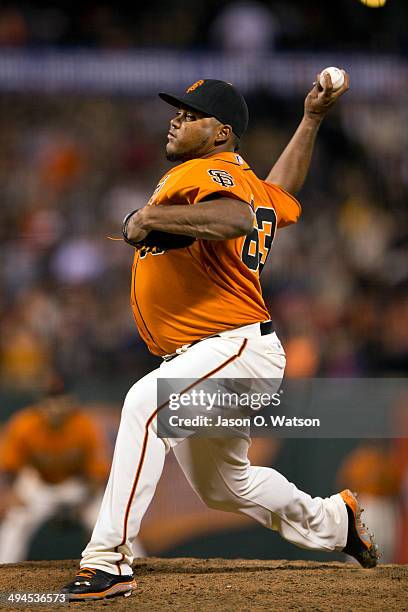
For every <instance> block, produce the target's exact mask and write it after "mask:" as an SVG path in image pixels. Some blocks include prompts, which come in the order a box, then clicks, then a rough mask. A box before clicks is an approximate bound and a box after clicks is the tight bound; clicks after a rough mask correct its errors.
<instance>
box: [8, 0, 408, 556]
mask: <svg viewBox="0 0 408 612" xmlns="http://www.w3.org/2000/svg"><path fill="white" fill-rule="evenodd" d="M407 17H408V8H407V6H406V5H405V3H403V2H398V1H397V0H389V2H388V3H387V4H386V6H385V7H384V9H378V10H373V9H371V10H370V9H368V8H367V7H365V6H363V5H362V4H361V3H360V2H358V0H343V1H342V2H338V3H332V2H330V3H328V2H323V1H320V2H319V1H317V2H308V3H304V2H300V1H291V2H282V1H272V0H270V1H269V2H257V1H250V0H248V1H245V2H239V1H237V2H230V1H228V2H227V1H224V2H222V3H220V2H217V3H215V2H212V1H210V0H209V1H207V2H204V3H201V4H200V5H199V6H194V9H193V8H192V5H191V3H190V4H188V3H186V2H185V1H184V0H178V1H176V0H172V2H170V1H168V2H164V3H163V2H160V3H158V2H154V1H153V2H150V3H149V5H148V6H144V7H143V10H142V11H141V10H140V8H137V9H136V8H134V9H133V10H132V9H129V8H128V9H122V8H120V5H119V4H116V5H115V6H111V5H109V4H107V3H105V4H103V5H102V4H97V3H93V2H86V3H84V4H82V5H81V7H80V8H78V9H76V10H75V9H73V8H72V6H71V5H70V4H68V3H65V4H64V3H58V7H56V6H54V5H52V4H51V3H44V4H42V3H39V4H38V5H37V4H36V6H35V8H34V6H29V5H28V4H27V3H18V2H12V3H6V4H3V6H2V7H1V8H0V47H3V48H4V52H5V53H8V52H9V51H10V49H14V50H16V49H18V50H19V51H20V52H22V53H24V52H25V53H28V54H30V53H34V52H36V51H40V50H41V49H44V48H48V49H49V48H52V49H54V50H57V51H58V50H59V49H61V48H63V49H64V52H66V51H67V49H71V50H72V47H78V48H79V47H80V48H84V47H86V48H93V49H103V53H108V52H109V49H110V50H111V52H112V53H114V52H115V50H118V49H120V50H121V52H122V53H125V55H124V56H123V57H124V58H126V51H127V50H129V51H131V50H134V49H135V48H139V49H140V48H145V49H146V48H149V47H154V48H159V49H162V50H163V48H166V49H169V52H179V51H181V50H182V51H183V53H184V54H188V53H191V54H192V55H191V61H192V62H193V61H194V53H195V51H197V50H200V49H201V50H202V49H205V50H207V51H208V50H210V51H213V52H216V53H220V54H221V55H220V57H225V54H231V53H232V54H233V53H238V52H239V54H240V55H248V54H249V55H251V57H252V58H254V61H256V57H258V56H260V55H262V54H263V55H264V54H271V57H272V56H273V57H274V58H275V59H276V58H277V59H278V61H279V57H280V56H279V54H280V53H284V52H292V53H294V55H296V54H297V58H298V60H299V61H303V60H304V64H302V65H303V66H304V69H305V70H307V69H308V67H309V65H310V66H311V65H312V64H313V65H315V64H316V63H318V62H319V59H318V58H319V56H318V53H319V52H321V51H324V53H325V57H327V54H329V55H330V53H331V52H333V53H334V54H335V53H337V52H339V51H344V50H350V51H352V52H359V53H360V54H363V56H364V57H365V58H366V60H367V62H368V65H370V61H372V65H371V70H372V73H373V75H374V76H375V75H376V65H377V64H376V60H377V59H378V58H383V57H387V58H388V60H389V65H390V66H392V65H393V62H394V61H395V62H405V61H406V60H405V58H406V55H407V52H408V38H407V37H408V35H407V31H406V28H405V29H404V28H402V27H401V24H402V23H403V22H404V18H405V21H406V19H407ZM295 52H296V53H295ZM312 52H313V53H315V54H317V55H315V56H314V59H313V62H311V63H310V64H308V62H307V58H308V57H309V55H310V53H312ZM370 53H375V54H376V55H375V56H373V58H372V60H370ZM185 57H187V56H186V55H184V58H185ZM1 58H2V51H1V49H0V69H1V61H2V60H1ZM77 61H78V62H80V61H81V56H80V55H78V59H77ZM237 61H238V60H237ZM333 63H334V62H333ZM324 66H325V64H324V65H321V66H320V67H321V68H323V67H324ZM197 68H199V62H198V63H197ZM345 68H346V69H347V70H349V72H350V74H351V91H350V92H349V93H348V94H347V96H346V97H345V98H344V100H343V99H342V100H341V103H340V104H339V105H338V108H336V109H335V110H334V111H333V112H332V113H331V114H330V116H329V117H328V118H327V120H326V122H325V123H324V124H323V126H322V128H321V131H320V134H319V137H318V143H317V146H316V150H315V154H314V159H313V163H312V168H311V172H310V175H309V177H308V179H307V182H306V184H305V187H304V188H303V189H302V191H301V193H300V194H299V199H300V201H301V203H302V206H303V214H302V217H301V220H300V222H299V223H298V224H297V225H296V226H293V227H291V228H288V229H285V230H283V231H281V232H278V235H277V236H276V238H275V242H274V246H273V249H272V252H271V254H270V257H269V261H268V264H267V266H265V269H264V271H263V273H262V284H263V289H264V294H265V297H266V301H267V304H268V307H269V309H270V312H271V315H272V319H273V321H274V324H275V327H276V329H277V330H278V334H279V336H280V338H281V340H282V342H283V344H284V346H285V349H286V352H287V359H288V361H287V376H289V377H336V378H337V377H367V378H369V377H375V378H378V377H395V378H401V377H406V376H407V374H408V292H407V289H408V284H407V283H408V266H407V261H408V259H407V255H408V226H407V207H406V194H407V189H408V131H407V130H406V127H405V126H406V124H407V119H408V111H407V108H408V106H407V98H408V92H407V89H406V88H405V91H404V90H397V91H396V92H395V94H392V93H391V95H389V96H387V97H385V98H379V97H378V96H376V97H373V98H372V99H371V98H370V95H369V92H368V93H366V94H365V96H361V95H357V94H355V93H353V65H345ZM237 70H238V71H239V68H237ZM196 76H197V78H201V77H202V76H204V77H205V76H211V77H213V78H217V74H211V75H202V74H198V73H197V75H196ZM377 77H378V78H381V75H380V76H378V75H376V78H377ZM287 78H289V80H290V75H289V76H288V77H287ZM314 78H315V73H313V72H311V73H310V78H309V76H308V80H310V87H311V83H312V81H313V80H314ZM158 80H160V77H158ZM189 84H190V83H188V82H186V83H185V85H186V86H187V85H189ZM405 85H406V84H405ZM1 89H2V85H1V82H0V94H1V95H0V134H1V143H2V144H1V148H0V190H1V206H0V424H1V422H3V423H6V422H7V419H9V418H11V419H12V420H11V421H9V423H8V425H7V426H6V427H5V428H4V430H3V455H2V454H1V452H2V451H1V450H0V469H2V470H3V472H4V473H6V472H10V471H13V470H15V471H17V467H13V469H11V468H10V465H14V466H17V465H18V466H19V467H18V469H23V467H24V462H22V463H21V462H20V464H18V462H16V461H15V462H14V463H13V461H11V463H7V461H8V459H7V460H6V459H4V457H6V455H7V457H10V449H9V450H8V451H7V453H6V452H5V451H4V448H5V446H4V444H6V443H7V440H8V439H9V438H10V436H11V435H12V434H11V433H10V431H11V429H12V428H13V427H15V425H10V423H14V421H13V419H15V418H18V415H19V414H20V413H19V412H18V411H19V410H20V409H24V408H25V407H26V406H27V405H31V404H33V403H36V402H40V404H41V405H43V404H44V402H46V399H45V398H48V397H49V394H50V383H49V381H50V376H52V374H53V372H54V371H55V370H57V371H58V372H59V374H60V375H61V376H62V378H63V379H64V380H65V381H67V383H68V384H69V388H70V391H71V390H73V394H74V395H73V396H72V395H71V398H72V397H74V398H75V400H72V399H71V404H72V406H71V408H72V410H74V408H75V410H76V409H78V405H80V406H81V410H82V409H83V408H84V409H85V412H87V413H88V416H89V415H91V417H92V419H93V420H94V422H95V427H100V428H101V431H104V433H103V434H102V433H101V434H100V435H101V440H102V438H104V439H105V438H106V440H105V441H104V442H103V444H102V442H101V445H102V446H104V448H105V451H104V452H105V458H104V461H105V463H107V464H108V463H109V461H108V457H109V453H110V452H111V449H112V444H113V440H114V435H115V428H116V425H117V421H118V418H119V414H120V404H121V401H122V399H123V397H124V394H125V393H126V390H127V388H128V387H129V386H130V385H131V383H132V382H133V381H135V380H136V379H138V378H139V377H140V376H142V375H143V374H145V373H146V372H147V371H149V370H151V369H152V368H153V367H155V366H156V365H157V364H158V360H157V359H156V358H154V357H153V356H150V355H149V354H148V353H147V350H146V348H145V347H144V345H143V344H142V342H141V340H140V338H139V336H138V333H137V330H136V328H135V325H134V321H133V318H132V315H131V311H130V307H129V282H130V265H131V260H132V251H131V249H130V248H129V247H128V246H127V245H125V244H124V243H123V242H121V241H114V240H110V239H109V237H118V236H119V235H120V229H121V221H122V219H123V217H124V216H125V214H126V213H127V212H129V211H130V210H133V209H135V208H138V207H140V206H142V205H144V204H145V203H146V202H147V200H148V199H149V197H150V195H151V192H152V191H153V189H154V187H155V185H156V184H157V182H158V180H159V178H160V176H161V175H162V174H163V173H164V172H165V171H166V170H167V168H168V167H169V164H168V162H166V160H165V157H164V146H165V142H166V136H165V135H166V133H167V124H168V121H169V119H170V117H171V112H172V111H171V109H170V108H169V107H167V105H165V104H163V102H161V101H160V100H159V99H158V98H156V97H154V96H153V94H152V95H150V92H145V93H144V94H140V93H139V94H138V95H130V94H129V95H124V94H122V95H120V96H119V95H114V93H113V92H106V91H105V92H104V93H103V94H102V93H97V92H96V93H95V92H93V93H92V94H90V93H89V92H86V91H72V92H67V91H64V93H63V94H62V93H59V92H58V91H52V92H50V91H36V92H35V93H34V94H33V92H27V91H24V87H20V88H16V89H15V90H13V91H11V90H10V88H8V89H7V91H3V92H1ZM157 89H160V87H159V85H158V88H157ZM244 93H245V94H246V97H247V101H248V105H249V110H250V117H251V119H250V129H249V130H248V133H247V134H246V135H245V137H244V138H243V142H242V145H241V149H240V153H241V155H242V156H243V157H244V158H246V159H247V160H248V161H249V162H250V163H251V165H252V167H253V168H254V170H255V171H256V172H257V174H258V175H259V176H261V177H262V176H265V175H266V174H267V173H268V171H269V169H270V167H271V166H272V165H273V163H274V161H275V160H276V158H277V157H278V155H279V154H280V152H281V151H282V150H283V148H284V146H285V145H286V143H287V142H288V140H289V138H290V136H291V134H292V133H293V131H294V129H295V128H296V125H297V123H298V121H299V120H300V118H301V114H302V104H303V100H302V96H299V95H296V96H293V95H290V93H287V94H286V93H285V90H282V91H280V92H276V90H272V89H270V88H268V87H267V86H266V85H265V82H263V81H260V83H259V86H254V87H252V88H251V89H250V90H249V91H244ZM306 93H307V89H305V91H304V95H306ZM60 392H61V393H62V391H61V390H60ZM62 394H63V395H64V394H65V390H64V393H62ZM29 410H31V408H30V409H29ZM30 414H31V413H30ZM16 415H17V416H16ZM31 416H32V415H31ZM30 418H31V417H30ZM64 422H65V421H64ZM43 424H44V423H43ZM10 428H11V429H10ZM17 429H18V427H17ZM22 429H24V427H23V428H22ZM0 431H1V430H0ZM51 432H52V427H51ZM50 435H51V434H50ZM95 435H96V434H95ZM17 438H18V436H17ZM18 439H19V440H20V438H18ZM4 440H5V441H6V442H4ZM405 442H406V440H404V439H401V440H389V441H377V442H375V441H371V442H364V443H363V442H360V441H357V440H347V441H341V440H336V441H335V444H334V443H332V441H330V440H318V441H317V440H316V441H310V440H302V441H296V440H291V441H281V442H279V443H278V442H276V441H275V442H272V441H270V440H260V441H257V442H256V444H254V449H253V451H252V452H253V453H254V458H256V461H258V462H259V463H261V464H262V463H264V464H269V465H274V466H276V467H277V469H280V470H281V471H283V473H285V475H287V476H288V478H289V479H293V480H295V481H296V483H297V484H298V485H299V486H301V487H304V488H308V490H309V491H310V492H311V493H314V494H324V493H329V492H334V491H336V487H338V486H340V485H343V484H344V485H346V486H348V487H350V486H355V487H356V488H358V489H360V490H362V493H363V494H364V493H365V494H366V496H369V497H370V498H371V504H372V508H373V509H374V510H373V512H374V513H375V507H376V508H377V510H378V512H377V516H380V517H381V518H380V527H381V529H382V531H383V532H386V533H385V536H384V538H385V540H386V542H385V544H384V545H385V546H388V548H387V555H386V560H390V561H391V560H398V561H405V562H407V561H408V558H407V556H406V555H407V553H406V549H407V547H406V546H400V548H401V550H399V548H398V545H397V544H398V543H401V542H404V538H405V542H406V541H408V528H407V525H406V523H407V516H408V448H407V446H406V444H405ZM16 444H17V445H18V444H20V447H22V445H23V442H22V440H20V441H19V442H16ZM295 447H296V448H295ZM0 449H1V447H0ZM20 451H21V448H20ZM53 452H56V451H55V449H54V451H53ZM25 456H26V462H27V465H28V464H30V460H29V458H28V454H26V455H25ZM2 457H3V459H2ZM305 457H308V458H307V459H305ZM322 462H323V463H324V468H321V463H322ZM7 465H8V466H9V467H8V468H7ZM35 465H36V467H37V470H38V469H39V468H38V462H37V463H36V464H35ZM72 465H74V466H75V469H74V471H73V472H72V473H69V470H68V472H66V473H64V474H63V476H61V478H62V481H63V480H64V479H65V478H68V476H69V477H72V476H74V477H75V478H76V477H78V476H81V474H80V473H79V472H78V465H79V464H78V462H74V463H73V464H72ZM317 465H319V470H317V467H316V466H317ZM30 466H31V468H32V467H33V462H32V461H31V464H30ZM384 466H386V469H384ZM26 467H27V466H26ZM106 469H107V468H106ZM322 471H323V474H322ZM44 474H45V472H44V473H42V477H44V478H45V480H47V478H48V480H49V477H47V476H45V475H44ZM336 474H337V476H336ZM105 476H106V473H105V472H104V471H103V470H100V471H99V472H98V478H99V479H102V480H103V478H104V477H105ZM98 478H97V480H98ZM6 481H7V479H4V482H3V487H4V490H6V489H7V488H8V489H7V490H9V489H10V486H11V485H10V483H8V482H6ZM12 482H15V480H14V479H12ZM170 482H171V483H172V486H171V489H170V488H169V486H170V485H169V483H170ZM351 482H352V483H353V484H352V485H351V484H350V483H351ZM49 484H50V483H49ZM51 484H55V483H52V478H51ZM99 486H100V485H99ZM171 491H172V494H171ZM174 491H178V494H177V495H175V494H174ZM192 496H193V494H192V493H189V492H188V489H187V488H186V486H185V483H184V481H183V480H182V476H180V475H178V476H177V474H176V472H175V466H174V465H173V463H172V461H171V459H170V460H169V461H168V465H167V468H166V472H165V474H164V477H163V481H162V483H161V485H160V487H159V490H158V494H157V497H156V502H154V503H153V506H152V509H151V510H150V514H149V515H148V516H147V517H146V521H145V531H144V535H143V533H142V540H143V543H142V545H141V548H140V551H142V550H143V548H145V549H146V551H147V553H155V554H160V553H162V554H191V555H194V554H198V555H202V556H208V555H211V554H213V555H217V556H218V555H223V554H227V552H228V551H229V552H230V553H231V554H233V555H234V554H236V555H237V556H243V557H244V556H246V555H248V556H255V557H256V556H258V557H262V556H265V557H276V558H279V557H282V556H285V557H286V558H290V557H292V558H301V555H302V551H298V550H294V549H292V548H289V547H288V548H286V547H285V543H284V542H283V543H282V542H279V543H277V538H274V539H273V540H272V539H271V540H269V541H268V545H267V547H266V545H265V537H264V535H259V533H262V534H263V532H260V530H259V529H258V528H257V527H255V526H253V525H251V524H247V523H246V522H245V521H244V520H241V519H238V518H235V517H234V518H231V517H230V516H229V515H222V516H221V514H220V513H218V512H210V511H207V510H205V511H204V510H203V509H202V508H201V506H200V503H199V502H198V500H195V498H193V497H192ZM80 497H81V496H80ZM4 499H6V498H5V497H3V500H4ZM180 500H181V501H180ZM14 501H15V500H14ZM77 501H78V500H77ZM78 503H79V502H78ZM81 503H83V497H81ZM376 504H377V506H376ZM384 504H385V505H386V508H385V509H384ZM10 507H11V505H10V503H8V504H6V503H5V502H4V503H3V511H2V510H1V508H2V504H1V503H0V515H1V514H2V516H3V518H4V517H5V516H6V514H7V509H8V508H10ZM163 516H166V517H167V519H168V520H167V522H163ZM386 517H388V519H387V520H386ZM0 518H1V516H0ZM45 518H49V517H48V516H47V517H44V520H45ZM71 518H72V517H71ZM373 520H374V519H373ZM91 522H92V521H88V523H91ZM37 527H38V528H40V523H39V524H38V525H36V528H37ZM50 529H51V528H50V527H49V533H50ZM220 529H221V530H226V531H225V533H224V531H223V533H224V535H223V536H222V537H221V536H220V534H219V533H217V536H216V538H215V539H214V540H212V539H211V534H212V533H213V532H214V531H217V530H220ZM228 529H229V530H231V529H233V530H234V531H233V532H232V533H233V535H232V536H231V535H229V533H230V532H228ZM237 530H240V534H241V537H240V538H238V539H237V537H236V532H237ZM31 535H32V534H31ZM54 536H55V534H54ZM30 537H31V536H30ZM84 538H85V541H86V537H85V536H84ZM143 538H144V539H143ZM189 538H190V540H189ZM223 538H224V539H223ZM387 538H388V539H387ZM232 541H234V542H237V541H239V542H241V544H242V546H241V548H239V547H238V546H235V548H234V547H233V546H232V545H231V542H232ZM65 545H66V543H65ZM183 546H184V548H183ZM217 546H218V547H221V548H220V549H219V550H218V552H217ZM62 548H63V546H62ZM59 549H60V550H61V546H60V547H59ZM65 551H66V554H67V555H71V556H79V548H78V550H74V551H69V552H68V548H67V547H66V548H65ZM26 554H28V555H29V554H31V556H33V555H34V556H35V555H37V558H39V557H41V555H43V558H52V555H58V554H61V552H59V551H58V550H57V547H56V549H55V550H53V549H47V547H44V538H42V545H41V546H40V545H38V547H37V549H36V550H35V551H34V552H33V551H31V553H28V552H27V553H26ZM404 555H405V556H404ZM0 558H1V557H0ZM308 558H310V554H309V557H308ZM316 558H318V555H317V556H316Z"/></svg>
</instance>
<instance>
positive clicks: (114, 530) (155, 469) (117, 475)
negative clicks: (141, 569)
mask: <svg viewBox="0 0 408 612" xmlns="http://www.w3.org/2000/svg"><path fill="white" fill-rule="evenodd" d="M156 372H157V371H154V372H151V373H150V374H148V375H147V376H145V377H144V378H142V379H141V380H140V381H138V382H137V383H136V384H135V385H133V387H132V388H131V389H130V391H129V393H128V394H127V396H126V399H125V403H124V406H123V411H122V418H121V423H120V427H119V432H118V436H117V440H116V447H115V453H114V457H113V462H112V468H111V473H110V476H109V481H108V484H107V487H106V491H105V495H104V497H103V500H102V505H101V509H100V511H99V516H98V520H97V522H96V525H95V528H94V530H93V533H92V537H91V540H90V542H89V544H88V546H87V547H86V548H85V550H84V552H83V553H82V561H81V567H90V568H94V569H100V570H103V571H105V572H109V573H112V574H119V575H130V574H131V573H132V569H131V564H132V561H133V552H132V541H133V540H134V539H135V538H136V536H137V534H138V532H139V528H140V522H141V520H142V518H143V516H144V514H145V512H146V510H147V508H148V506H149V504H150V501H151V499H152V497H153V494H154V491H155V489H156V485H157V483H158V480H159V478H160V476H161V473H162V470H163V465H164V457H165V452H166V449H165V444H164V442H163V440H161V439H160V438H158V437H157V436H156V433H155V413H156V403H157V402H156Z"/></svg>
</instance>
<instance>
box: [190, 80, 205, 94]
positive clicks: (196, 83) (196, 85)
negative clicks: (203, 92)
mask: <svg viewBox="0 0 408 612" xmlns="http://www.w3.org/2000/svg"><path fill="white" fill-rule="evenodd" d="M203 83H204V81H203V80H202V79H201V81H196V82H195V83H194V84H193V85H191V87H189V88H188V89H187V90H186V93H191V92H192V91H194V90H195V89H197V87H201V85H202V84H203Z"/></svg>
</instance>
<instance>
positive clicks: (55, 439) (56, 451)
mask: <svg viewBox="0 0 408 612" xmlns="http://www.w3.org/2000/svg"><path fill="white" fill-rule="evenodd" d="M27 466H30V467H33V468H35V469H36V470H37V471H38V473H39V474H40V476H41V478H42V479H43V480H44V481H45V482H48V483H51V484H58V483H60V482H63V481H64V480H65V479H67V478H70V477H71V476H79V477H81V476H85V477H88V478H95V479H97V480H100V479H105V478H106V477H107V475H108V470H109V461H108V453H107V444H106V442H105V438H104V436H103V435H102V433H101V431H100V430H99V427H97V426H96V425H95V423H94V421H93V420H92V419H91V418H90V417H89V416H88V415H86V414H84V413H83V412H80V411H79V410H75V411H73V412H72V414H70V415H69V417H68V418H67V420H66V421H65V423H64V424H63V426H62V427H60V428H58V429H53V428H52V427H50V426H49V425H48V423H47V421H46V419H45V418H44V417H43V415H42V414H41V412H40V411H39V410H37V409H36V408H35V407H33V408H26V409H25V410H22V411H21V412H19V413H18V414H16V415H15V416H14V417H13V418H12V419H11V420H10V421H9V423H8V424H7V425H6V427H5V429H4V432H3V435H2V440H1V443H0V470H4V471H8V472H17V471H18V470H20V469H22V468H24V467H27Z"/></svg>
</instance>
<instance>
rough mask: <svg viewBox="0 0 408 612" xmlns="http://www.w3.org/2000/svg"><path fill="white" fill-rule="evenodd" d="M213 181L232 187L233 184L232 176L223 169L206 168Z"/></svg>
mask: <svg viewBox="0 0 408 612" xmlns="http://www.w3.org/2000/svg"><path fill="white" fill-rule="evenodd" d="M207 172H208V174H209V175H210V176H211V178H212V180H213V181H214V183H218V184H219V185H221V186H222V187H233V186H234V185H235V183H234V179H233V178H232V176H231V175H230V174H229V173H228V172H225V170H207Z"/></svg>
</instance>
